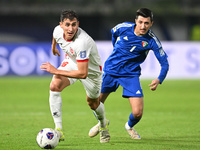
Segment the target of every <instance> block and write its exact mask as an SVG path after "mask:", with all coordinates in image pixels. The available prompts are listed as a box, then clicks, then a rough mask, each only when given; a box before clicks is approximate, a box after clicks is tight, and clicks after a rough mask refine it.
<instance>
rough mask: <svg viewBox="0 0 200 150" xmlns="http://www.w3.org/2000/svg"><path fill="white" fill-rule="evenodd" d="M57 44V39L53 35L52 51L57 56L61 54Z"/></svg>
mask: <svg viewBox="0 0 200 150" xmlns="http://www.w3.org/2000/svg"><path fill="white" fill-rule="evenodd" d="M56 45H57V42H56V39H55V38H54V37H53V39H52V44H51V50H52V53H53V54H54V55H55V56H57V55H58V56H60V53H59V50H58V49H57V48H56Z"/></svg>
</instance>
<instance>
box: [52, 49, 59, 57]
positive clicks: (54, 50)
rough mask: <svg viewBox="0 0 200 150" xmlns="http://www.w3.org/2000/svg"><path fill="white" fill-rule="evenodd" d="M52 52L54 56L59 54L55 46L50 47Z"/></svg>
mask: <svg viewBox="0 0 200 150" xmlns="http://www.w3.org/2000/svg"><path fill="white" fill-rule="evenodd" d="M52 53H53V54H54V55H55V56H57V55H58V56H60V52H59V50H58V49H57V48H55V49H52Z"/></svg>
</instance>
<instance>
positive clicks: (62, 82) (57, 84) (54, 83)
mask: <svg viewBox="0 0 200 150" xmlns="http://www.w3.org/2000/svg"><path fill="white" fill-rule="evenodd" d="M69 85H70V81H69V79H68V78H67V77H64V76H58V75H54V76H53V78H52V80H51V83H50V90H51V91H57V92H61V91H62V90H63V89H64V88H65V87H67V86H69Z"/></svg>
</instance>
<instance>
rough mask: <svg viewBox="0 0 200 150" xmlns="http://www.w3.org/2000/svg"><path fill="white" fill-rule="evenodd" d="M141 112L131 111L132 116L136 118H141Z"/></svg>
mask: <svg viewBox="0 0 200 150" xmlns="http://www.w3.org/2000/svg"><path fill="white" fill-rule="evenodd" d="M142 114H143V112H142V111H135V112H133V116H134V118H136V119H141V118H142Z"/></svg>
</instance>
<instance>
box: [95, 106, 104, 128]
mask: <svg viewBox="0 0 200 150" xmlns="http://www.w3.org/2000/svg"><path fill="white" fill-rule="evenodd" d="M95 113H96V117H97V118H98V120H99V121H100V127H101V128H105V127H106V117H105V108H104V104H103V103H102V102H100V105H99V106H98V107H97V109H96V110H95Z"/></svg>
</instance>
